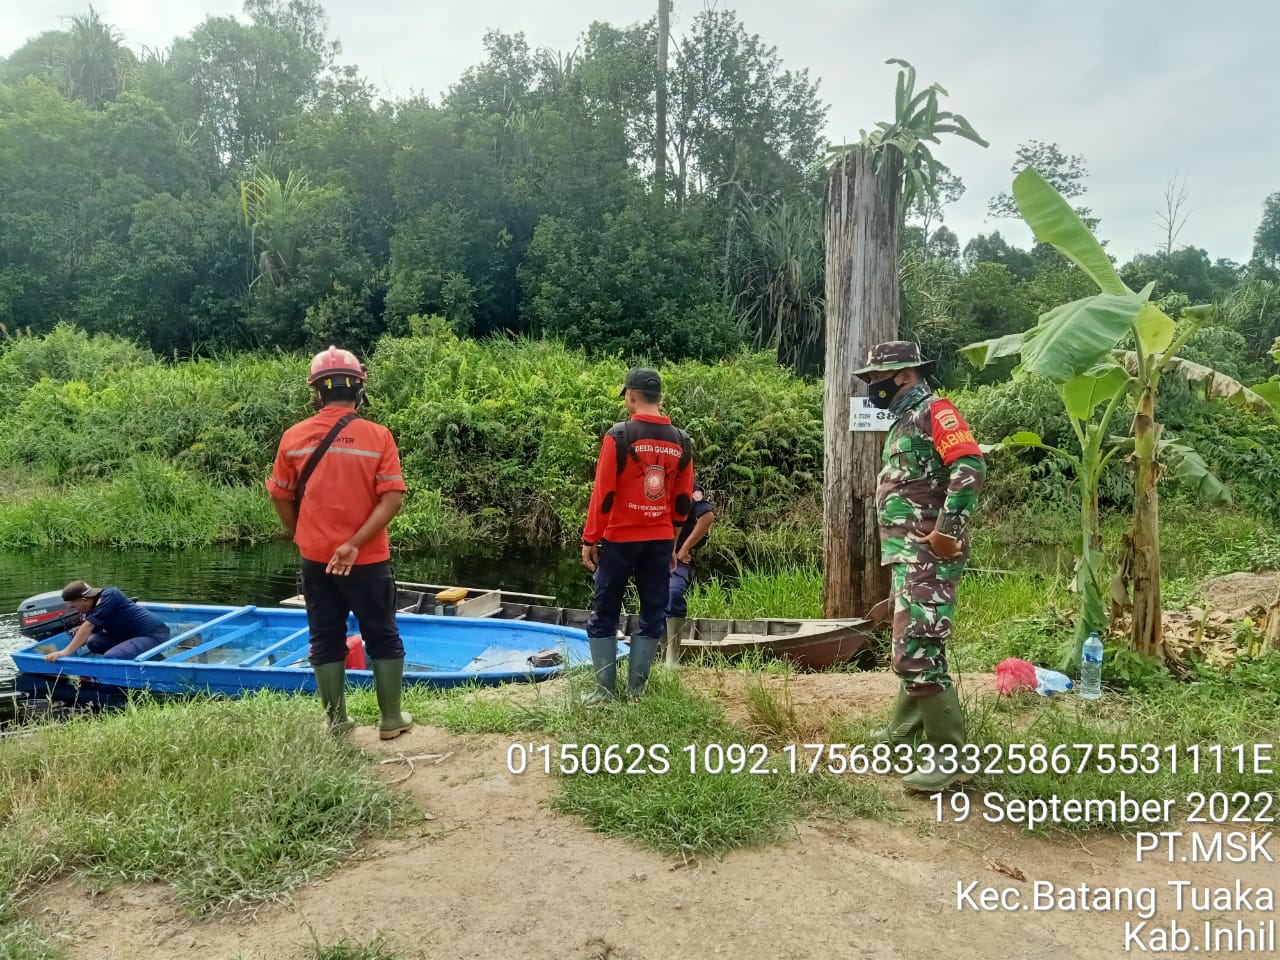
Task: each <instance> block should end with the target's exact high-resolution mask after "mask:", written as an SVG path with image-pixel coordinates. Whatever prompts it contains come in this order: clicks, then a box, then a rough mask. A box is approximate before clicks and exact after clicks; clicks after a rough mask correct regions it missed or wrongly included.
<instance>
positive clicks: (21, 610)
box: [18, 590, 84, 643]
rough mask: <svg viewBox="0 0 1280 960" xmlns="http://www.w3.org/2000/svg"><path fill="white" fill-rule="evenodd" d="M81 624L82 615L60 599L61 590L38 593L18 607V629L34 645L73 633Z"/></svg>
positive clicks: (82, 621) (82, 620)
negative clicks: (50, 638)
mask: <svg viewBox="0 0 1280 960" xmlns="http://www.w3.org/2000/svg"><path fill="white" fill-rule="evenodd" d="M82 623H84V614H82V613H80V611H78V610H75V609H74V608H73V607H72V606H71V604H70V603H68V602H67V601H66V600H63V599H62V591H61V590H51V591H50V592H49V593H38V594H36V595H35V596H34V597H28V598H27V599H26V600H23V601H22V603H21V604H19V605H18V629H19V630H20V631H21V632H22V635H23V636H24V637H27V638H28V639H30V640H32V641H34V642H36V643H39V642H40V641H41V640H47V639H48V638H49V637H54V636H57V635H58V634H60V633H68V632H70V631H74V630H75V629H76V627H78V626H80V624H82Z"/></svg>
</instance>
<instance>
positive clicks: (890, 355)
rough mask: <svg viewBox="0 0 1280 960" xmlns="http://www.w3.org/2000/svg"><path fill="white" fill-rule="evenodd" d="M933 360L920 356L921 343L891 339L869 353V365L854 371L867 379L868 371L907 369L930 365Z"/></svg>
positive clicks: (881, 371) (877, 345)
mask: <svg viewBox="0 0 1280 960" xmlns="http://www.w3.org/2000/svg"><path fill="white" fill-rule="evenodd" d="M932 364H933V361H932V360H925V359H923V358H921V356H920V345H919V344H918V343H912V342H911V341H910V340H890V341H888V342H887V343H877V344H876V345H875V346H874V347H872V348H871V349H870V351H868V353H867V365H866V366H865V367H863V368H862V369H861V370H855V371H853V375H854V376H855V377H859V378H861V379H863V380H865V379H866V378H867V377H866V375H867V374H868V373H886V372H888V371H890V370H906V369H908V368H909V367H928V366H931V365H932Z"/></svg>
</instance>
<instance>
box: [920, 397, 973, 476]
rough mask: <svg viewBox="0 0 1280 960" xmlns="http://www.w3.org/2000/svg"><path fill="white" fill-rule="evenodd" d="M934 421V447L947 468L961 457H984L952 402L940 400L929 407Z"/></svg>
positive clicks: (967, 425)
mask: <svg viewBox="0 0 1280 960" xmlns="http://www.w3.org/2000/svg"><path fill="white" fill-rule="evenodd" d="M929 414H930V417H931V418H932V420H933V446H934V448H935V449H936V450H937V451H938V456H940V457H942V462H943V463H944V464H946V465H947V466H950V465H951V464H953V463H955V462H956V461H957V460H959V459H960V458H961V457H970V456H979V457H980V456H982V450H981V449H980V448H979V447H978V442H977V441H976V440H974V438H973V431H972V430H970V429H969V424H967V423H965V420H964V417H962V416H960V411H959V410H957V409H956V408H955V404H953V403H952V402H951V401H950V400H946V399H943V398H939V399H937V400H935V401H934V402H933V404H932V406H930V407H929Z"/></svg>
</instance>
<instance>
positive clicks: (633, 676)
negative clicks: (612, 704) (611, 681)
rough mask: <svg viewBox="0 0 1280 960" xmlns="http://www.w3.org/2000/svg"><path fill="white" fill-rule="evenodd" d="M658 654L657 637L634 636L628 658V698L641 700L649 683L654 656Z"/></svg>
mask: <svg viewBox="0 0 1280 960" xmlns="http://www.w3.org/2000/svg"><path fill="white" fill-rule="evenodd" d="M657 655H658V638H657V637H632V638H631V656H629V657H628V658H627V699H628V700H639V699H640V698H641V697H642V696H644V688H645V686H646V685H648V683H649V671H650V670H652V669H653V658H654V657H656V656H657Z"/></svg>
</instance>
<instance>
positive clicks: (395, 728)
mask: <svg viewBox="0 0 1280 960" xmlns="http://www.w3.org/2000/svg"><path fill="white" fill-rule="evenodd" d="M369 669H370V670H372V671H373V687H374V692H375V693H377V695H378V713H380V714H382V719H381V720H380V721H378V737H379V738H380V739H382V740H394V739H395V738H396V737H398V736H400V734H402V733H404V732H405V731H406V730H408V729H409V728H410V727H412V726H413V717H412V716H410V715H409V714H407V713H401V712H400V694H401V692H402V691H403V690H404V657H397V658H396V659H394V660H370V661H369Z"/></svg>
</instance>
